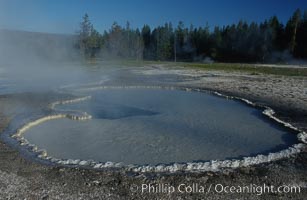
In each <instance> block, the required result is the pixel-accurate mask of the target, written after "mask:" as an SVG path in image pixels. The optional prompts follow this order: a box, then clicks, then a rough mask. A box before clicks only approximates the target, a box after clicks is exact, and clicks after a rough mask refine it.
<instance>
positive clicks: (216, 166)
mask: <svg viewBox="0 0 307 200" xmlns="http://www.w3.org/2000/svg"><path fill="white" fill-rule="evenodd" d="M137 88H140V89H167V90H184V91H193V92H208V93H211V94H214V95H216V96H220V97H223V98H227V99H234V100H240V101H242V102H245V103H246V104H248V105H251V106H254V107H259V108H262V109H264V110H263V111H262V113H263V114H264V115H266V116H268V117H269V118H271V119H273V120H274V121H276V122H277V123H280V124H282V125H283V126H285V127H287V128H289V129H292V130H294V131H296V132H297V138H298V141H299V142H300V143H297V144H294V145H292V146H290V147H288V148H286V149H284V150H281V151H279V152H275V153H269V154H268V155H262V154H259V155H257V156H253V157H244V158H243V159H231V160H211V161H207V162H186V163H173V164H158V165H134V164H130V165H126V164H123V163H117V162H95V161H93V160H79V159H77V160H74V159H58V158H54V157H51V156H48V154H47V151H46V150H44V149H39V148H38V147H37V146H36V145H34V144H31V143H29V141H27V140H26V139H25V138H24V137H23V133H24V132H25V131H27V130H28V129H30V128H31V127H33V126H36V125H38V124H40V123H43V122H45V121H48V120H53V119H60V118H69V119H71V120H89V119H91V117H92V116H91V115H89V114H87V113H86V112H81V111H71V112H72V113H64V112H63V111H62V112H60V113H57V114H53V115H48V116H44V117H42V118H39V119H37V120H34V121H31V122H29V123H27V124H25V125H23V126H22V127H21V128H19V129H17V131H16V133H14V134H12V135H11V137H13V138H15V139H16V140H17V141H18V142H19V143H20V145H22V146H26V147H27V148H28V149H29V150H30V151H33V152H35V153H36V154H37V156H38V157H39V158H40V159H43V160H48V161H50V162H52V163H55V164H59V165H70V166H87V167H91V168H94V169H105V168H123V169H125V170H127V171H132V172H170V173H174V172H178V171H185V172H204V171H221V170H224V169H234V168H239V167H247V166H251V165H256V164H261V163H267V162H271V161H276V160H280V159H282V158H289V157H291V156H292V155H294V154H297V153H300V152H301V151H302V150H303V149H305V148H306V147H307V145H306V144H307V134H306V133H305V132H304V131H301V130H299V129H298V128H296V127H294V126H293V125H291V124H290V123H287V122H285V121H283V120H281V119H279V118H277V117H275V116H274V114H275V112H274V110H273V109H271V108H270V107H267V106H260V105H257V104H256V103H253V102H251V101H249V100H247V99H244V98H240V97H234V96H227V95H224V94H221V93H219V92H212V91H208V90H205V89H198V88H193V87H190V88H189V87H173V86H170V87H169V86H98V87H92V88H85V89H84V88H83V89H82V88H81V89H80V90H87V91H91V90H102V89H137ZM90 98H91V96H85V97H81V98H75V99H71V100H63V101H56V102H54V103H51V104H50V108H51V109H52V110H55V111H56V110H57V109H55V107H56V105H59V104H69V103H75V102H80V101H86V100H88V99H90Z"/></svg>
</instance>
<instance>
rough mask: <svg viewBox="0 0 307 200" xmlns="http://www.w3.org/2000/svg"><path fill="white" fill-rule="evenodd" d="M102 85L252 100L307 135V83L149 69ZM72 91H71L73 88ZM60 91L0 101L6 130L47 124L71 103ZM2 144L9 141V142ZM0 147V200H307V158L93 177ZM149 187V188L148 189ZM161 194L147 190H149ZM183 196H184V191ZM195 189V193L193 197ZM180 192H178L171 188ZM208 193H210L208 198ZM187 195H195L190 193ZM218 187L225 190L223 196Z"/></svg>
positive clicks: (306, 154) (120, 74) (119, 73)
mask: <svg viewBox="0 0 307 200" xmlns="http://www.w3.org/2000/svg"><path fill="white" fill-rule="evenodd" d="M99 84H100V85H103V86H104V85H113V86H114V85H120V86H122V85H161V86H163V85H165V86H178V87H193V88H201V89H206V90H210V91H218V92H221V93H223V94H226V95H230V96H237V97H241V98H246V99H248V100H251V101H253V102H256V103H257V104H260V105H265V106H269V107H271V108H273V109H274V110H275V111H276V115H277V116H278V117H279V118H280V119H282V120H284V121H286V122H289V123H291V124H292V125H294V126H295V127H297V128H299V129H301V130H303V131H307V89H306V88H307V79H306V76H282V75H268V74H261V73H252V72H243V71H232V72H230V71H228V72H225V71H221V70H218V71H215V70H211V69H210V70H203V69H197V68H183V67H170V66H168V65H156V64H153V65H146V66H143V67H122V68H120V69H118V70H116V73H114V72H113V73H111V75H110V77H108V78H106V79H103V80H102V81H100V83H99ZM67 88H69V87H66V89H67ZM72 97H73V95H71V94H66V93H65V92H63V90H61V92H57V91H53V92H49V91H46V92H45V93H39V92H36V93H19V94H10V95H1V96H0V105H1V106H0V130H1V132H3V131H4V130H5V129H6V127H7V126H8V124H9V123H10V121H11V120H12V119H14V117H16V116H23V115H27V116H28V115H30V116H32V117H33V118H37V117H41V116H44V115H46V114H48V113H49V112H50V109H49V106H50V103H52V102H55V101H59V100H64V99H69V98H72ZM2 139H3V137H2ZM17 149H19V148H18V147H17V146H16V145H14V144H11V143H9V144H6V143H5V142H3V141H1V142H0V199H304V197H305V196H306V195H307V151H306V149H303V151H302V152H301V153H298V154H295V155H292V156H291V157H289V158H284V159H281V160H278V161H274V162H269V163H264V164H260V165H254V166H249V167H241V168H237V169H229V170H223V171H219V172H198V173H195V172H193V173H189V172H180V171H179V172H176V173H141V172H138V173H132V172H127V171H126V170H124V169H116V170H113V169H103V170H93V169H88V168H82V167H67V166H60V165H48V164H44V163H42V162H37V160H36V159H34V158H33V157H31V156H29V155H28V154H26V153H24V152H23V151H21V150H20V149H19V150H17ZM142 184H143V185H142ZM150 184H151V186H153V188H154V191H153V190H152V191H151V192H149V191H148V190H144V192H142V191H141V188H142V186H143V187H146V186H150ZM181 184H184V186H182V187H180V189H181V191H182V192H180V191H179V190H178V186H180V185H181ZM264 184H265V185H266V186H274V187H276V188H277V187H279V186H284V185H286V186H287V187H288V188H289V187H292V186H299V187H300V192H296V193H295V192H294V191H292V192H276V193H274V192H273V193H270V192H262V193H260V191H259V190H257V189H256V190H257V191H255V192H254V193H247V192H245V193H244V192H241V193H240V192H233V193H231V192H229V190H228V192H227V191H224V192H221V191H220V190H219V189H221V185H223V186H224V187H226V186H235V187H237V188H238V187H239V186H242V187H243V186H254V187H255V186H263V185H264ZM188 186H191V187H192V188H194V189H193V191H190V190H189V187H188ZM172 187H174V188H176V189H175V191H174V192H172V191H171V188H172ZM202 187H204V188H205V192H202ZM185 188H188V189H187V190H185ZM215 188H216V189H217V190H218V191H216V190H215Z"/></svg>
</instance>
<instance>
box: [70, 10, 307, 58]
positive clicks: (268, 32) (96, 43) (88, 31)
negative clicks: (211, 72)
mask: <svg viewBox="0 0 307 200" xmlns="http://www.w3.org/2000/svg"><path fill="white" fill-rule="evenodd" d="M78 34H79V37H78V44H77V45H76V46H77V48H79V49H80V52H81V53H82V54H83V55H84V56H85V57H87V58H93V57H99V58H102V59H108V58H114V59H119V58H124V59H144V60H161V61H171V60H177V61H198V62H211V61H212V60H214V61H219V62H287V61H288V60H289V59H292V58H298V59H306V58H307V10H306V11H305V12H304V13H302V12H301V11H300V10H299V9H298V10H296V11H295V12H294V14H293V15H292V17H291V18H290V19H289V20H288V22H287V23H286V24H285V25H284V24H282V23H281V22H280V21H279V20H278V18H277V17H276V16H273V17H271V18H270V19H268V20H265V21H264V22H262V23H256V22H251V23H247V22H245V21H239V22H238V23H237V24H232V25H228V26H223V27H215V28H214V30H210V29H209V26H208V25H207V26H205V27H198V28H195V27H194V26H193V25H190V27H189V28H187V27H185V26H184V24H183V23H182V22H179V24H178V25H177V27H173V25H172V23H166V24H165V25H164V26H158V27H156V28H154V29H151V28H150V26H149V25H144V26H143V28H142V30H139V29H132V28H131V27H130V24H129V22H127V24H126V26H125V27H122V26H120V25H118V24H117V23H114V24H113V25H112V27H111V29H110V30H109V31H105V32H104V33H102V34H101V33H99V32H98V31H97V30H96V29H95V28H94V26H93V24H92V23H91V22H90V20H89V16H88V15H87V14H85V16H84V17H83V21H82V22H81V24H80V31H79V33H78Z"/></svg>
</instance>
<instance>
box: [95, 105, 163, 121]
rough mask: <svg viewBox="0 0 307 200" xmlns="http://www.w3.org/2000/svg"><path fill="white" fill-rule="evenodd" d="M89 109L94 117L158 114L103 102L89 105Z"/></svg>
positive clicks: (115, 117) (114, 117)
mask: <svg viewBox="0 0 307 200" xmlns="http://www.w3.org/2000/svg"><path fill="white" fill-rule="evenodd" d="M89 111H90V113H91V115H92V116H93V118H96V119H121V118H126V117H136V116H152V115H157V114H159V113H158V112H153V111H150V110H145V109H140V108H136V107H131V106H125V105H118V104H111V103H104V104H103V105H96V104H95V103H93V104H91V105H90V108H89Z"/></svg>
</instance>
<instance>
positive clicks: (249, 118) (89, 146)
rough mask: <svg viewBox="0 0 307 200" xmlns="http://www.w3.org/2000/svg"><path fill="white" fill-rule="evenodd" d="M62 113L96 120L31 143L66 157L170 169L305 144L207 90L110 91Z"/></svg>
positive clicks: (37, 130) (58, 125) (44, 127)
mask: <svg viewBox="0 0 307 200" xmlns="http://www.w3.org/2000/svg"><path fill="white" fill-rule="evenodd" d="M56 109H61V110H81V111H86V112H87V113H89V114H90V115H92V117H93V118H92V119H91V120H86V121H75V120H70V119H67V118H64V119H55V120H50V121H46V122H44V123H41V124H39V125H37V126H34V127H32V128H31V129H29V130H27V131H26V132H25V134H24V137H25V138H26V139H27V140H28V141H29V142H30V143H32V144H35V145H37V146H38V147H39V148H40V149H46V150H47V152H48V155H50V156H53V157H56V158H61V159H82V160H91V159H92V160H95V161H101V162H106V161H112V162H123V163H125V164H141V165H142V164H153V165H154V164H159V163H166V164H168V163H173V162H190V161H207V160H211V159H229V158H240V157H242V156H251V155H255V154H258V153H266V152H269V151H276V150H280V149H283V148H286V147H288V146H289V145H291V144H294V143H295V142H296V141H297V139H296V135H295V134H291V133H289V132H288V130H286V129H284V128H283V127H281V126H280V125H279V124H276V123H273V122H272V121H271V120H269V119H268V118H267V117H266V116H264V115H263V114H262V112H261V110H258V109H256V108H253V107H251V106H248V105H246V104H243V103H242V102H239V101H234V100H227V99H225V98H221V97H217V96H214V95H211V94H208V93H202V92H187V91H181V90H163V89H105V90H100V91H98V92H95V93H94V94H92V98H91V99H90V100H87V101H83V102H78V103H72V104H65V105H59V106H57V107H56Z"/></svg>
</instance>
